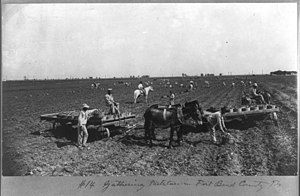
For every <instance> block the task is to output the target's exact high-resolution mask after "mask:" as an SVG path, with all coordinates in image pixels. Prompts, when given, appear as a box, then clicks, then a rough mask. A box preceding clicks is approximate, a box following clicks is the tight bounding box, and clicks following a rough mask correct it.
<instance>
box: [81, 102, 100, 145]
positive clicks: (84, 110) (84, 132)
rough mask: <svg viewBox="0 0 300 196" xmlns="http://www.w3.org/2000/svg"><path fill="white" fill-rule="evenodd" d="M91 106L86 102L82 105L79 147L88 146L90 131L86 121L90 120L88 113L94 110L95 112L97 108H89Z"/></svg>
mask: <svg viewBox="0 0 300 196" xmlns="http://www.w3.org/2000/svg"><path fill="white" fill-rule="evenodd" d="M89 108H90V107H89V106H88V105H87V104H86V103H84V104H83V105H82V110H81V111H80V113H79V116H78V147H79V148H81V147H87V145H86V142H87V139H88V136H89V135H88V131H87V128H86V123H87V120H88V115H89V114H90V113H92V112H94V111H95V110H97V109H93V110H88V109H89Z"/></svg>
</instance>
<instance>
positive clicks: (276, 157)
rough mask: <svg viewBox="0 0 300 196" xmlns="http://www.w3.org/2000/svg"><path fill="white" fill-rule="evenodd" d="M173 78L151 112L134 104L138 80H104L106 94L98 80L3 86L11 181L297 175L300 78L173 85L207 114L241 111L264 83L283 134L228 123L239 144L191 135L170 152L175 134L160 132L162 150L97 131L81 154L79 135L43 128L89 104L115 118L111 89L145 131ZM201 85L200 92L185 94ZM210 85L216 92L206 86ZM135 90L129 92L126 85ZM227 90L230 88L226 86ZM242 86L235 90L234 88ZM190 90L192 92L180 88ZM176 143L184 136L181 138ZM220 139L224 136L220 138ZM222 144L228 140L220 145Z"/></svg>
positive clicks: (157, 87)
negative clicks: (54, 116)
mask: <svg viewBox="0 0 300 196" xmlns="http://www.w3.org/2000/svg"><path fill="white" fill-rule="evenodd" d="M166 79H167V78H163V79H162V78H150V79H144V80H143V81H148V80H149V81H151V82H153V88H154V91H153V92H150V95H149V98H148V102H149V103H148V104H146V103H145V101H144V99H143V98H140V99H139V100H138V103H137V104H133V91H134V90H135V89H136V88H137V85H138V82H139V80H138V79H102V80H99V81H97V82H100V83H101V85H100V88H99V89H91V88H90V85H91V83H92V82H93V81H92V80H47V81H46V80H45V81H7V82H3V89H2V90H3V108H2V136H3V148H2V149H3V159H2V160H3V175H17V176H23V175H34V176H133V175H142V176H179V175H188V176H262V175H263V176H266V175H272V176H273V175H297V173H298V171H297V159H298V158H297V154H298V152H297V149H298V131H297V130H298V126H297V125H298V122H297V114H298V112H297V111H298V110H297V108H298V105H297V78H296V76H226V77H225V76H223V77H198V78H188V77H185V78H182V77H180V78H175V77H174V78H168V79H169V82H170V84H171V85H172V87H173V88H172V91H173V92H174V93H175V102H176V103H184V102H185V101H189V100H194V99H197V100H198V101H199V103H200V104H201V106H202V107H203V109H208V108H209V107H216V108H219V107H222V106H225V105H226V106H231V107H239V106H241V101H240V100H241V96H242V92H243V91H248V89H249V86H246V87H245V86H242V85H241V83H240V81H241V80H243V81H245V82H246V83H247V82H248V81H250V80H251V81H252V82H257V83H258V85H259V89H262V90H266V91H268V92H269V93H270V94H271V95H272V103H273V104H275V105H277V106H278V107H279V108H280V112H279V113H278V118H279V121H278V122H279V126H278V127H277V126H275V124H274V123H273V121H272V120H270V119H268V118H266V119H260V120H256V121H250V120H246V121H242V122H236V123H228V124H226V125H227V128H228V130H229V131H230V132H231V134H232V136H233V137H234V142H233V143H226V142H225V143H221V144H220V145H215V144H213V143H212V142H211V138H210V134H209V132H207V131H205V130H184V132H185V133H184V136H183V139H184V142H183V144H182V145H181V146H176V145H174V148H172V149H168V148H166V147H167V145H168V139H169V130H168V129H165V130H160V129H157V130H156V140H154V146H153V147H152V148H149V147H148V145H147V144H146V142H145V140H144V130H143V128H139V129H136V130H134V131H132V132H131V133H130V134H129V135H128V136H127V137H124V138H122V137H123V135H121V134H119V132H117V131H116V132H115V133H114V134H113V135H112V137H111V138H105V137H103V138H102V137H101V135H100V136H99V133H98V132H97V130H96V129H94V128H93V127H90V128H89V140H88V144H89V146H90V147H91V148H90V149H89V150H87V149H83V150H80V149H78V148H77V147H76V145H75V142H76V137H77V135H76V133H77V129H76V127H58V128H57V129H55V130H54V129H52V124H50V123H48V122H41V121H40V119H39V117H40V115H42V114H47V113H54V112H62V111H70V110H77V111H79V110H80V107H81V104H82V103H87V104H88V105H90V106H91V108H98V109H101V110H103V111H104V110H107V108H106V106H105V102H104V95H105V93H106V89H107V88H108V87H111V88H113V95H114V97H115V99H116V100H117V101H118V102H119V103H120V110H121V111H122V112H125V111H126V112H131V113H133V114H136V118H135V119H134V120H133V123H136V124H137V125H138V126H139V127H142V126H143V124H144V119H143V114H144V112H145V110H146V108H147V107H149V106H150V105H152V104H154V103H159V104H166V103H168V98H166V97H165V96H167V95H169V90H170V88H169V84H168V85H166V84H167V80H166ZM190 80H193V81H194V82H196V83H197V89H195V90H194V91H191V92H185V90H186V89H187V88H186V85H188V83H189V81H190ZM204 80H207V81H209V83H210V87H209V88H207V87H205V85H204ZM120 81H122V82H124V81H125V82H128V83H131V85H130V86H125V85H124V84H123V83H122V82H120ZM222 82H226V86H223V84H222ZM232 82H235V86H234V87H232V86H231V85H230V84H231V83H232ZM180 84H183V85H184V86H185V87H180ZM175 135H176V134H175ZM217 136H220V133H219V132H217ZM218 139H220V137H218Z"/></svg>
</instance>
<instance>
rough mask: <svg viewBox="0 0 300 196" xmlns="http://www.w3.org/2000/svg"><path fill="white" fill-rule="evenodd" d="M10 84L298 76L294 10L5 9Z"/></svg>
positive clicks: (152, 6) (173, 6)
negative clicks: (90, 79) (276, 73)
mask: <svg viewBox="0 0 300 196" xmlns="http://www.w3.org/2000/svg"><path fill="white" fill-rule="evenodd" d="M2 9H3V10H2V11H3V14H2V78H3V79H8V80H15V79H23V78H24V76H26V77H27V78H29V79H32V78H35V79H45V78H49V79H50V78H61V79H63V78H70V77H72V78H77V77H79V78H82V77H101V78H104V77H129V76H131V75H135V76H137V75H150V76H179V75H181V74H182V73H186V74H188V75H200V74H201V73H204V74H206V73H214V74H216V75H218V74H219V73H222V74H223V75H227V74H228V73H229V74H232V75H237V74H249V73H254V74H262V73H264V74H266V73H270V72H271V71H276V70H297V4H296V3H186V4H185V3H113V4H109V3H102V4H101V3H92V4H6V5H3V8H2Z"/></svg>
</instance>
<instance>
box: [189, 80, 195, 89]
mask: <svg viewBox="0 0 300 196" xmlns="http://www.w3.org/2000/svg"><path fill="white" fill-rule="evenodd" d="M189 88H190V90H193V88H194V82H193V81H190V85H189Z"/></svg>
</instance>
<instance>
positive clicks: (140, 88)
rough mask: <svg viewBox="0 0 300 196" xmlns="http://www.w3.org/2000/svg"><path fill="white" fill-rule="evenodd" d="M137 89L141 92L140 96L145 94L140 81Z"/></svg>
mask: <svg viewBox="0 0 300 196" xmlns="http://www.w3.org/2000/svg"><path fill="white" fill-rule="evenodd" d="M138 89H139V90H140V91H141V94H145V93H146V92H145V89H144V86H143V82H142V81H140V83H139V85H138Z"/></svg>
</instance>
